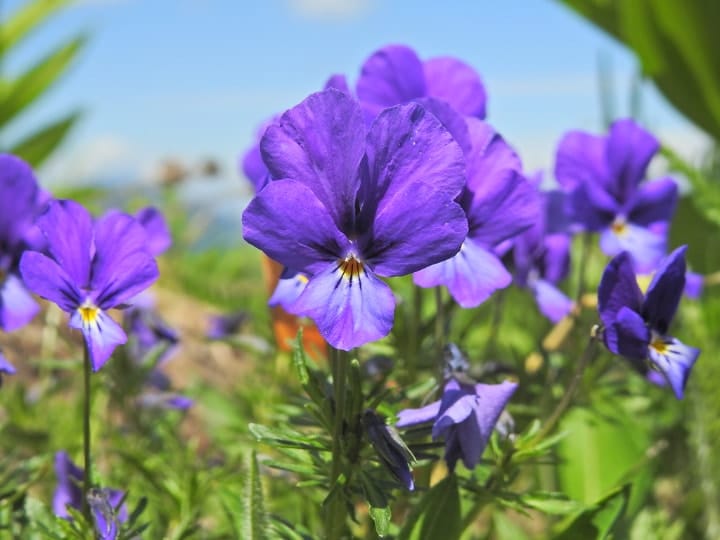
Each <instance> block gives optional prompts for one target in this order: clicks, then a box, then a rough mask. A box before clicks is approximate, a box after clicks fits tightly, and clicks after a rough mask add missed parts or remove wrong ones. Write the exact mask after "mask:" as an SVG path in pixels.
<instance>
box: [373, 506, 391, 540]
mask: <svg viewBox="0 0 720 540" xmlns="http://www.w3.org/2000/svg"><path fill="white" fill-rule="evenodd" d="M370 517H371V518H372V520H373V521H374V522H375V532H376V533H377V535H378V536H379V537H380V538H382V537H383V536H385V535H386V534H387V533H388V529H389V528H390V518H391V517H392V512H391V511H390V507H389V506H386V507H385V508H375V507H372V506H371V507H370Z"/></svg>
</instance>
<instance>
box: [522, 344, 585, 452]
mask: <svg viewBox="0 0 720 540" xmlns="http://www.w3.org/2000/svg"><path fill="white" fill-rule="evenodd" d="M596 346H597V337H596V336H595V334H593V335H591V336H590V339H589V341H588V344H587V345H586V347H585V350H584V351H583V354H582V356H581V357H580V361H579V362H578V363H577V366H576V367H575V373H573V377H572V379H571V380H570V384H569V385H568V387H567V388H566V389H565V393H564V394H563V397H562V399H561V400H560V401H559V402H558V404H557V405H556V407H555V410H554V411H553V412H552V414H551V415H550V417H549V418H548V419H547V421H546V422H545V424H544V425H543V427H542V429H540V431H539V432H538V433H537V435H535V438H534V439H533V440H534V441H535V442H538V441H541V440H542V439H544V438H545V437H547V436H548V435H549V434H550V433H551V432H552V430H553V429H554V428H555V424H557V423H558V421H559V420H560V418H561V417H562V415H563V414H564V413H565V411H566V409H567V408H568V407H569V406H570V404H571V403H572V399H573V397H574V396H575V392H576V391H577V389H578V387H579V386H580V383H581V382H582V377H583V373H584V372H585V369H586V368H587V366H588V364H590V361H591V360H592V359H593V357H594V356H595V350H596Z"/></svg>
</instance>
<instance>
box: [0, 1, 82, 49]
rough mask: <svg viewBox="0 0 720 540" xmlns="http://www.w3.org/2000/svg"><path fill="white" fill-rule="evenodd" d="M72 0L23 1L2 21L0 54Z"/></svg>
mask: <svg viewBox="0 0 720 540" xmlns="http://www.w3.org/2000/svg"><path fill="white" fill-rule="evenodd" d="M72 1H73V0H34V1H31V2H25V3H24V5H23V6H22V7H20V8H19V9H17V10H16V11H15V12H14V13H12V14H11V15H10V17H9V18H7V19H6V20H4V21H3V23H2V32H0V54H6V53H7V51H9V50H10V49H12V48H13V47H14V46H16V45H17V44H18V43H20V42H21V41H22V40H23V39H25V38H26V37H27V36H28V35H29V34H30V33H31V32H32V31H33V30H35V29H36V28H37V27H38V26H39V25H40V24H41V23H42V22H43V21H45V20H46V19H48V18H49V17H50V16H51V15H52V14H53V13H55V12H56V11H58V10H59V9H61V8H63V7H65V6H67V5H69V4H71V3H72Z"/></svg>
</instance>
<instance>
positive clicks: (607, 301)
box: [598, 246, 700, 399]
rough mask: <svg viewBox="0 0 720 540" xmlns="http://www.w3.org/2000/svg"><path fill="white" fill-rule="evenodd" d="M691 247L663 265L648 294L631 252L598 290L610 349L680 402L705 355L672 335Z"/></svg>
mask: <svg viewBox="0 0 720 540" xmlns="http://www.w3.org/2000/svg"><path fill="white" fill-rule="evenodd" d="M686 249H687V248H686V246H682V247H680V248H678V249H676V250H675V251H673V252H672V253H671V254H670V255H669V256H668V257H666V258H665V259H664V260H663V261H662V263H661V265H660V268H659V269H658V271H657V272H656V273H655V276H654V277H653V279H652V282H651V283H650V286H649V287H648V291H647V294H646V295H644V296H643V293H642V291H641V290H640V287H639V286H638V283H637V280H636V277H635V271H634V270H633V263H632V258H631V256H630V254H629V253H627V252H622V253H620V254H619V255H617V256H616V257H615V258H614V259H613V260H612V261H610V264H608V266H607V268H606V269H605V272H604V273H603V276H602V280H601V281H600V287H599V289H598V310H599V312H600V318H601V319H602V322H603V325H604V328H605V330H604V334H603V337H604V341H605V345H606V346H607V348H608V349H609V350H610V351H611V352H613V353H615V354H618V355H620V356H623V357H625V358H627V359H628V360H630V361H631V362H632V364H633V366H634V367H635V368H636V369H637V370H638V371H640V372H641V373H642V374H644V375H646V376H647V377H648V379H650V380H651V381H653V382H655V383H660V384H663V380H664V382H666V383H667V384H668V385H669V386H670V387H671V388H672V390H673V392H674V393H675V396H676V397H677V398H678V399H682V397H683V392H684V389H685V384H686V383H687V379H688V376H689V375H690V370H691V368H692V366H693V365H694V364H695V361H696V360H697V358H698V355H699V354H700V350H699V349H696V348H694V347H689V346H688V345H685V344H683V343H681V342H680V341H679V340H677V339H675V338H674V337H671V336H669V335H668V334H667V332H668V329H669V326H670V323H671V322H672V319H673V317H674V316H675V312H676V311H677V307H678V304H679V302H680V297H681V296H682V294H683V289H684V287H685V250H686ZM650 368H652V369H654V370H656V372H659V373H660V375H662V377H661V378H660V377H658V376H657V373H656V372H653V371H650Z"/></svg>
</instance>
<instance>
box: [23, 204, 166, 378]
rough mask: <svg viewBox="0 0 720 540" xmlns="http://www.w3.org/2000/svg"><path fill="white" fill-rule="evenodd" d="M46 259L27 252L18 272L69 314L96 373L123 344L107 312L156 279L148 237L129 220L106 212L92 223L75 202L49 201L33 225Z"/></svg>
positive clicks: (155, 265)
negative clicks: (42, 242)
mask: <svg viewBox="0 0 720 540" xmlns="http://www.w3.org/2000/svg"><path fill="white" fill-rule="evenodd" d="M37 224H38V226H39V227H40V229H41V230H42V232H43V233H44V234H45V237H46V238H47V241H48V253H49V255H50V256H47V255H44V254H42V253H38V252H35V251H26V252H25V253H24V254H23V256H22V259H21V261H20V271H21V274H22V276H23V279H24V280H25V283H26V284H27V286H28V288H29V289H30V290H31V291H33V292H35V293H36V294H38V295H40V296H42V297H43V298H46V299H48V300H50V301H52V302H55V303H56V304H57V305H58V306H59V307H60V308H61V309H63V310H64V311H66V312H68V313H70V327H71V328H76V329H78V330H81V331H82V333H83V337H84V339H85V343H86V346H87V348H88V352H89V355H90V362H91V364H92V368H93V370H94V371H97V370H99V369H100V368H101V367H102V366H103V364H104V363H105V362H106V361H107V360H108V358H110V355H111V354H112V352H113V350H115V347H116V346H118V345H121V344H123V343H125V342H126V341H127V336H126V335H125V332H124V331H123V329H122V328H121V327H120V326H119V325H118V324H117V323H116V322H115V321H114V320H113V319H112V318H111V317H110V316H109V315H107V313H106V312H107V310H108V309H111V308H121V307H124V303H125V302H127V301H128V300H130V299H131V298H133V297H134V296H135V295H137V294H138V293H139V292H141V291H142V290H144V289H146V288H147V287H149V286H150V285H151V284H152V283H153V282H154V281H155V280H156V279H157V278H158V268H157V264H156V263H155V259H154V258H153V256H152V255H150V253H148V252H147V251H146V242H147V236H146V234H145V230H144V229H143V227H142V226H141V225H140V224H139V223H138V222H137V220H135V219H134V218H132V217H131V216H129V215H127V214H123V213H121V212H117V211H110V212H107V213H106V214H105V215H104V216H102V217H101V218H99V219H98V220H97V221H95V222H94V223H93V220H92V217H91V216H90V213H89V212H88V211H87V210H86V209H85V208H83V207H82V206H81V205H79V204H78V203H76V202H74V201H69V200H64V201H52V202H51V203H50V205H49V206H48V208H47V210H46V211H45V213H44V214H42V215H41V216H40V217H39V218H38V221H37Z"/></svg>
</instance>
